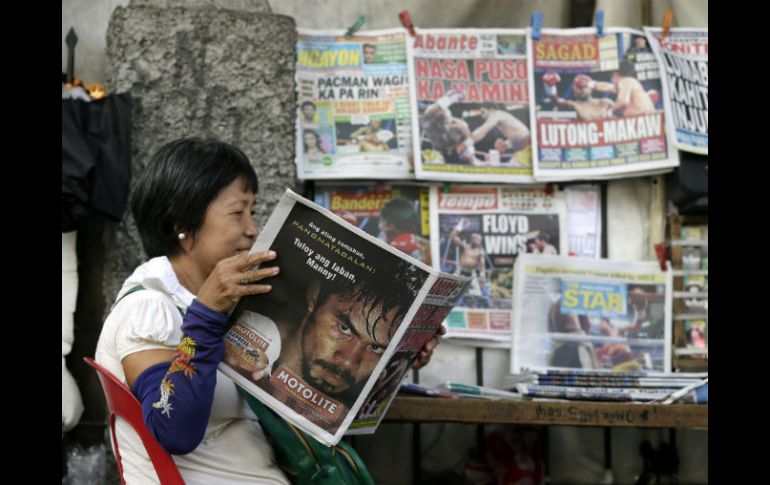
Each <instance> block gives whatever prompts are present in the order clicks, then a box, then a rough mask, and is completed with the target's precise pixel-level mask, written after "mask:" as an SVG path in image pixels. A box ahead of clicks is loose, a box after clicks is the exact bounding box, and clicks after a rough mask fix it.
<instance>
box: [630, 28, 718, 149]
mask: <svg viewBox="0 0 770 485" xmlns="http://www.w3.org/2000/svg"><path fill="white" fill-rule="evenodd" d="M644 32H645V33H646V34H647V38H648V39H650V44H651V47H652V51H653V52H654V53H655V56H656V57H657V59H658V62H659V63H660V67H661V71H662V72H663V74H664V78H665V79H666V82H665V83H663V93H664V95H665V97H666V101H667V103H666V106H667V107H668V109H667V110H666V112H667V113H670V118H671V122H670V123H671V127H672V129H673V131H674V136H673V137H672V140H673V142H674V144H675V145H676V147H677V148H678V149H680V150H685V151H688V152H692V153H699V154H701V155H708V154H709V31H708V29H707V28H706V29H692V28H673V29H669V34H668V37H663V30H662V29H660V28H653V27H645V28H644Z"/></svg>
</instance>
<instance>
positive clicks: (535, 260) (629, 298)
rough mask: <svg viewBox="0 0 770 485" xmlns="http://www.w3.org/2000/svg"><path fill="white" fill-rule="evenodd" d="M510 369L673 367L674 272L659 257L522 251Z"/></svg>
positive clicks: (516, 278)
mask: <svg viewBox="0 0 770 485" xmlns="http://www.w3.org/2000/svg"><path fill="white" fill-rule="evenodd" d="M514 274H515V276H514V296H513V308H514V316H513V332H512V335H513V340H512V348H511V372H512V373H521V372H522V371H523V370H524V369H535V370H545V369H592V370H605V371H612V372H636V371H645V372H670V371H671V301H672V300H671V294H672V276H671V271H670V270H669V271H666V272H663V271H661V270H660V266H659V264H658V263H657V262H646V261H645V262H624V261H610V260H606V259H601V260H595V259H590V258H578V257H559V256H531V255H523V256H521V257H520V258H518V259H517V260H516V265H515V268H514Z"/></svg>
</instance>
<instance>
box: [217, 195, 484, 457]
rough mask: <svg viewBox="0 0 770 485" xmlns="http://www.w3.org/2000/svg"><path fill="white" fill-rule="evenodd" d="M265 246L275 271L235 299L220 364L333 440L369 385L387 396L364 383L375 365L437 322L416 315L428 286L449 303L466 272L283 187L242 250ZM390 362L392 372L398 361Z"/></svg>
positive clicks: (373, 380)
mask: <svg viewBox="0 0 770 485" xmlns="http://www.w3.org/2000/svg"><path fill="white" fill-rule="evenodd" d="M267 249H272V250H274V251H275V252H276V253H277V255H278V257H277V258H276V259H275V260H273V261H271V262H269V263H265V264H264V265H263V266H265V267H267V266H274V265H277V266H278V267H279V268H280V273H279V274H278V275H276V276H275V277H272V278H270V279H269V280H266V281H265V282H266V283H269V284H271V285H272V290H271V291H270V292H269V293H266V294H262V295H252V296H248V297H245V298H243V299H241V300H240V302H239V303H238V305H237V306H236V308H235V310H234V311H233V314H232V315H231V321H232V322H233V325H232V327H231V328H230V329H229V331H228V332H227V333H226V335H225V357H224V359H223V361H222V363H221V364H220V370H222V372H224V373H225V374H226V375H228V376H229V377H230V378H232V379H233V380H234V381H235V382H237V383H238V384H240V385H241V386H242V387H243V388H244V389H245V390H246V391H248V392H249V393H251V394H253V395H254V396H255V397H256V398H257V399H259V400H260V401H262V402H263V403H265V404H266V405H267V406H269V407H270V408H272V409H273V410H274V411H275V412H276V413H278V414H279V415H280V416H282V417H283V418H284V419H286V420H287V421H289V422H290V423H292V424H294V425H296V426H297V427H299V428H300V429H302V430H303V431H305V432H307V433H308V434H310V435H312V436H314V437H315V438H316V439H318V440H319V441H320V442H322V443H325V444H328V445H333V444H336V443H337V442H339V440H340V439H341V437H342V436H343V434H344V433H345V431H346V430H347V429H348V427H349V426H350V424H351V422H352V421H353V420H354V418H355V417H356V415H358V414H359V412H360V411H361V409H362V407H363V406H364V404H365V402H366V401H367V397H368V396H369V395H370V393H371V392H378V394H377V395H376V397H377V400H378V401H379V400H385V399H387V398H389V396H386V395H385V394H386V393H384V392H381V391H382V390H381V389H377V391H374V389H375V386H376V384H377V383H378V379H379V378H380V376H381V374H383V372H396V370H395V369H392V368H388V364H389V363H391V362H392V361H393V360H394V359H405V358H406V359H408V358H411V357H407V354H409V355H411V354H413V353H414V352H415V349H416V348H417V345H418V343H419V342H423V341H425V340H427V339H429V338H430V337H432V335H433V334H432V333H430V331H431V330H433V332H434V333H435V330H437V326H436V325H434V323H435V322H434V320H433V319H432V318H431V317H430V316H426V315H425V312H426V310H425V309H424V307H425V305H435V303H434V302H433V300H434V299H435V298H434V297H430V298H429V295H431V294H432V293H433V294H438V295H441V296H443V297H444V299H443V300H442V302H443V303H444V306H450V307H451V302H452V301H454V300H452V298H455V299H456V298H457V296H458V295H460V294H462V292H463V291H464V290H465V288H466V287H467V284H468V282H469V279H468V278H461V277H457V276H452V275H448V274H441V273H440V272H439V271H437V270H435V269H433V268H431V267H429V266H427V265H426V264H424V263H422V262H420V261H418V260H416V259H414V258H411V257H410V256H407V255H405V254H403V253H402V252H400V251H397V250H396V249H394V248H393V247H392V246H390V245H388V244H386V243H385V242H383V241H380V240H378V239H376V238H374V237H372V236H370V235H369V234H367V233H365V232H364V231H362V230H360V229H358V228H356V227H354V226H352V225H351V224H349V223H348V222H346V221H345V220H343V219H342V218H340V217H338V216H336V215H334V214H333V213H331V212H329V211H327V210H326V209H324V208H322V207H320V206H318V205H317V204H314V203H313V202H310V201H309V200H307V199H304V198H303V197H300V196H299V195H297V194H295V193H294V192H292V191H290V190H287V191H286V192H285V193H284V195H283V196H282V197H281V200H280V201H279V203H278V204H277V206H276V208H275V210H274V211H273V214H272V215H271V216H270V219H269V220H268V221H267V224H266V225H265V227H264V230H263V232H262V233H261V234H260V235H259V238H258V239H257V241H256V243H255V244H254V246H253V248H252V252H256V251H264V250H267ZM445 292H449V293H447V294H445ZM442 311H443V310H442ZM439 323H440V320H439ZM417 350H419V349H417ZM397 367H398V369H397V372H400V373H401V375H400V376H397V377H393V379H396V380H400V379H401V377H402V376H403V373H404V372H406V368H404V366H401V365H399V366H397ZM390 382H391V381H390V380H389V381H388V384H390ZM392 392H396V389H395V388H394V389H393V390H392ZM366 412H369V413H371V409H370V408H367V410H366Z"/></svg>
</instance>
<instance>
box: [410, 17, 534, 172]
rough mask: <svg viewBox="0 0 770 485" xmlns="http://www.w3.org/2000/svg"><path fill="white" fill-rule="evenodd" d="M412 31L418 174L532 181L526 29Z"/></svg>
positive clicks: (415, 151) (415, 145)
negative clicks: (414, 33)
mask: <svg viewBox="0 0 770 485" xmlns="http://www.w3.org/2000/svg"><path fill="white" fill-rule="evenodd" d="M415 30H416V32H417V36H416V37H415V38H414V49H413V53H414V58H413V62H410V63H409V69H410V75H411V78H412V79H413V80H414V81H413V83H412V85H411V88H412V90H413V91H414V92H415V95H414V97H415V98H416V100H417V103H416V104H413V105H412V119H413V120H415V122H414V123H413V130H414V131H413V132H414V137H413V139H414V154H415V162H416V165H415V170H416V174H417V178H419V179H431V180H455V181H465V182H473V181H475V182H498V183H501V182H509V183H511V182H533V181H534V179H533V177H532V148H531V136H530V122H529V92H528V88H527V71H528V69H527V50H526V49H527V42H526V31H525V30H521V29H519V30H517V29H429V30H427V29H415Z"/></svg>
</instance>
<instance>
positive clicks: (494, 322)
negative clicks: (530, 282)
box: [430, 185, 567, 347]
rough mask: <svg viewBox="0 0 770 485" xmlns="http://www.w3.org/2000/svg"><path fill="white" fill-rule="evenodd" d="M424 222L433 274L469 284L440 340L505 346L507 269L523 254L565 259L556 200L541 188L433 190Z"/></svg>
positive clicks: (562, 215)
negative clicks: (463, 279)
mask: <svg viewBox="0 0 770 485" xmlns="http://www.w3.org/2000/svg"><path fill="white" fill-rule="evenodd" d="M557 195H558V196H557ZM430 217H431V221H430V228H431V243H432V245H433V246H432V248H433V265H434V267H438V268H439V269H440V270H441V271H445V272H447V273H452V274H458V275H465V276H470V277H471V278H472V281H471V285H470V287H469V289H468V291H467V292H466V293H465V295H464V296H463V297H462V299H461V300H460V301H459V302H458V304H457V305H456V307H455V308H454V310H452V311H451V312H450V313H449V315H448V317H447V324H446V326H447V334H446V336H447V337H449V338H463V339H481V340H485V341H489V342H494V341H496V342H499V343H501V344H503V345H504V346H505V347H507V346H509V345H510V341H511V319H512V314H511V297H512V295H513V284H514V274H513V263H514V261H516V258H517V257H519V256H520V255H522V254H524V253H538V254H566V252H567V251H566V249H567V237H566V226H567V223H566V209H565V204H564V200H563V198H562V197H561V196H560V194H558V193H556V194H553V195H549V194H546V193H545V190H544V187H542V186H504V187H496V186H488V185H487V186H480V185H452V186H450V187H435V186H434V187H431V194H430ZM457 343H463V344H464V343H466V342H457ZM468 343H471V342H468ZM472 345H475V346H479V345H483V346H486V345H484V344H480V341H479V340H477V341H474V342H472Z"/></svg>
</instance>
